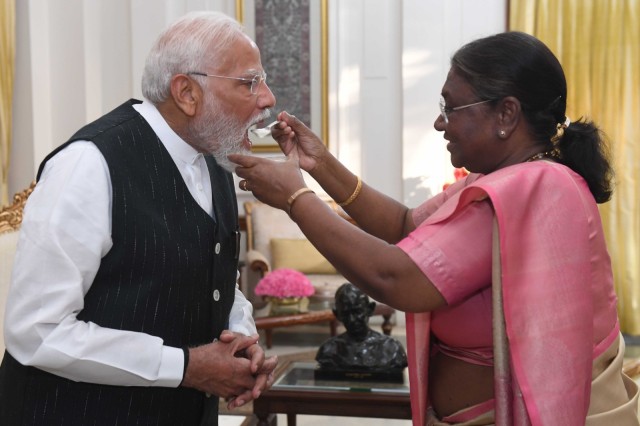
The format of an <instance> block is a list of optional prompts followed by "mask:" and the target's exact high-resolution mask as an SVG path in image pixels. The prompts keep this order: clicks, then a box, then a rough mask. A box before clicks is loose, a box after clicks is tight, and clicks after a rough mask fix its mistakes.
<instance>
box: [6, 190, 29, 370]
mask: <svg viewBox="0 0 640 426" xmlns="http://www.w3.org/2000/svg"><path fill="white" fill-rule="evenodd" d="M35 185H36V184H35V182H33V183H32V184H31V186H29V188H27V189H25V190H24V191H21V192H18V193H17V194H15V195H14V196H13V202H12V203H11V204H9V205H8V206H5V207H2V208H0V358H2V354H3V353H4V331H3V330H4V306H5V303H6V300H7V293H8V291H9V284H10V283H11V270H12V268H13V259H14V257H15V252H16V245H17V244H18V235H19V230H20V224H21V223H22V211H23V210H24V205H25V203H26V202H27V198H29V195H30V194H31V192H33V188H35Z"/></svg>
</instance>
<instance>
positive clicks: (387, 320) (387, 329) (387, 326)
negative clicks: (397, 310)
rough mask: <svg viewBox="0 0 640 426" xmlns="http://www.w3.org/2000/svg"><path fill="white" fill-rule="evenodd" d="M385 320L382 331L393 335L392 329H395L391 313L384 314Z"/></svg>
mask: <svg viewBox="0 0 640 426" xmlns="http://www.w3.org/2000/svg"><path fill="white" fill-rule="evenodd" d="M382 318H384V321H383V322H382V332H383V333H384V334H386V335H387V336H391V330H392V329H393V324H391V314H384V315H382Z"/></svg>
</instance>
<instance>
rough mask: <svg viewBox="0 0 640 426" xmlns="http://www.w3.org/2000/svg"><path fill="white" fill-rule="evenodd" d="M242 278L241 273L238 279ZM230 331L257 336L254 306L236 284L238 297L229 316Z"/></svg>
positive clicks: (238, 274) (236, 296)
mask: <svg viewBox="0 0 640 426" xmlns="http://www.w3.org/2000/svg"><path fill="white" fill-rule="evenodd" d="M238 278H240V272H238V273H237V278H236V279H238ZM229 330H231V331H235V332H236V333H240V334H244V335H246V336H251V335H252V334H256V333H257V332H258V331H257V330H256V323H255V321H254V320H253V305H251V302H249V301H248V300H247V298H246V297H245V295H244V294H243V293H242V292H241V291H240V288H239V287H238V285H237V284H236V295H235V300H234V302H233V306H232V307H231V313H230V314H229Z"/></svg>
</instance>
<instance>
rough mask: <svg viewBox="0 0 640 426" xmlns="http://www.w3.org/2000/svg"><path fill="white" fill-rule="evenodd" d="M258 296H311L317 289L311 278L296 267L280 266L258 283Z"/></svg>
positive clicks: (256, 290)
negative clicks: (295, 268)
mask: <svg viewBox="0 0 640 426" xmlns="http://www.w3.org/2000/svg"><path fill="white" fill-rule="evenodd" d="M255 292H256V294H257V295H258V296H272V297H278V298H285V297H306V296H311V295H312V294H313V293H314V292H315V289H314V288H313V285H311V281H309V278H307V276H306V275H305V274H303V273H302V272H299V271H296V270H294V269H288V268H280V269H276V270H274V271H271V272H269V273H268V274H267V275H265V276H264V278H262V279H261V280H260V281H259V282H258V285H256V289H255Z"/></svg>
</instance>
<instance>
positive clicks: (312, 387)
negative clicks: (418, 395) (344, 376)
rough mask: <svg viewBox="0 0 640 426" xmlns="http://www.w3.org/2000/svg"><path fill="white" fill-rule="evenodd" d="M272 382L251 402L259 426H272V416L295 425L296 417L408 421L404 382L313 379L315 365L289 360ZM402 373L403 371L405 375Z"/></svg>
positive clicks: (409, 407)
mask: <svg viewBox="0 0 640 426" xmlns="http://www.w3.org/2000/svg"><path fill="white" fill-rule="evenodd" d="M282 368H283V370H281V371H284V372H283V373H282V374H281V376H280V377H279V378H278V379H277V380H276V383H275V384H274V385H273V386H272V387H271V389H269V390H268V391H265V392H264V393H263V394H262V395H261V396H260V398H258V399H256V400H255V401H253V413H254V414H255V416H256V417H257V422H258V423H257V424H258V425H259V426H267V425H274V424H275V422H277V419H276V418H275V416H274V414H275V413H284V414H286V415H287V423H288V426H296V415H298V414H312V415H324V416H350V417H374V418H385V419H411V404H410V402H409V386H408V379H407V378H406V377H405V381H404V383H380V382H365V381H326V380H315V379H314V377H313V370H314V368H315V362H300V361H291V362H287V363H286V364H285V365H283V366H282ZM405 373H406V372H405Z"/></svg>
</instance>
